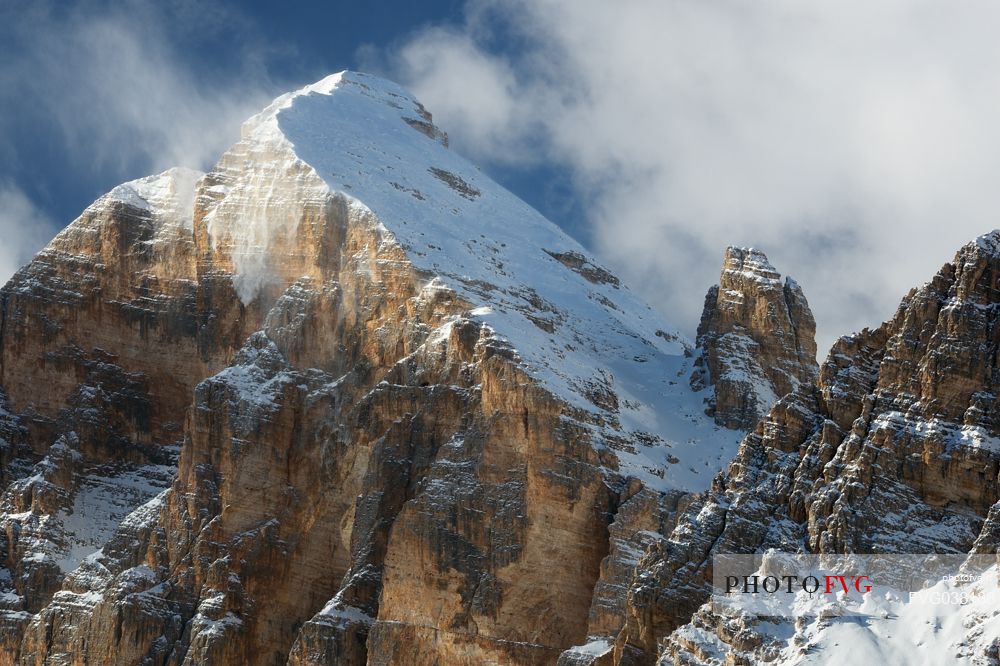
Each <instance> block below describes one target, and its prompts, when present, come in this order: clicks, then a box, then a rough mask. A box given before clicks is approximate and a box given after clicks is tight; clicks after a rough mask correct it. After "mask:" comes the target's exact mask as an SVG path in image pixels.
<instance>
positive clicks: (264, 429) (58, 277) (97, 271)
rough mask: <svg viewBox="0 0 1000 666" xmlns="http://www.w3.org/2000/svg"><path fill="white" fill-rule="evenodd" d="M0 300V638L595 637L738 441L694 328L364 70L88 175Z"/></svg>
mask: <svg viewBox="0 0 1000 666" xmlns="http://www.w3.org/2000/svg"><path fill="white" fill-rule="evenodd" d="M2 312H3V320H2V328H0V334H2V338H0V349H2V354H3V356H2V358H3V365H2V368H0V373H2V374H0V377H2V386H3V390H4V392H3V394H2V402H0V407H2V408H3V410H2V411H0V437H2V438H3V440H4V443H5V444H6V446H4V447H3V455H4V458H3V461H4V466H3V474H4V476H3V482H4V483H5V486H6V490H5V491H4V494H3V495H2V499H0V511H2V512H3V514H2V517H0V526H3V527H4V528H5V533H6V540H5V541H3V544H2V546H3V549H4V550H3V555H4V559H3V564H4V566H5V572H4V575H2V576H0V592H4V595H3V597H2V600H3V601H2V608H0V648H2V650H3V653H2V654H3V655H4V660H6V661H10V662H20V663H26V664H27V663H32V664H33V663H108V664H137V663H148V664H181V663H206V664H208V663H210V664H244V663H259V664H272V663H281V664H283V663H294V664H320V663H338V664H361V663H376V664H388V663H394V664H426V663H434V662H437V663H466V664H480V663H537V664H552V663H556V662H557V661H558V660H559V659H561V658H563V659H571V658H573V655H574V654H583V655H589V654H592V653H595V652H596V651H600V649H604V650H605V651H606V650H607V648H608V646H610V645H611V644H612V643H613V641H614V638H615V637H616V636H617V635H618V633H619V631H620V630H621V628H622V626H623V625H624V624H625V622H626V613H627V604H626V601H627V593H628V589H629V585H630V583H631V579H632V572H633V569H634V567H635V564H636V562H638V560H639V559H640V558H641V557H642V554H643V553H644V552H645V550H646V549H647V548H649V547H651V546H652V544H653V543H654V542H657V541H658V540H662V539H663V538H665V536H664V535H666V534H669V533H670V531H671V530H672V529H673V528H674V526H675V524H676V521H677V519H678V517H679V516H680V514H681V513H682V512H683V511H684V510H685V508H686V507H687V506H688V504H689V503H690V501H691V500H692V498H693V497H695V496H696V494H697V493H699V492H702V491H704V490H705V489H707V488H708V486H709V484H710V482H711V479H712V477H713V476H714V475H715V474H716V473H717V472H718V471H719V470H721V469H722V468H723V466H724V465H725V464H726V463H728V461H729V460H730V459H731V458H732V456H733V455H734V453H735V450H736V445H737V443H738V441H739V438H740V437H741V436H742V434H743V433H742V432H740V431H739V430H732V429H726V428H722V427H720V426H719V425H718V424H716V423H715V422H714V420H713V419H712V418H711V417H709V416H706V415H705V413H704V406H705V401H706V399H707V398H708V397H709V396H710V394H711V391H712V389H711V387H705V388H702V389H700V390H693V389H691V387H690V385H689V382H688V378H689V377H690V375H691V373H692V371H693V369H694V368H693V363H694V358H695V354H694V353H693V349H694V346H693V345H692V344H690V343H689V342H687V341H686V339H685V338H684V337H683V336H682V335H681V334H679V333H677V332H676V331H674V330H673V329H672V328H671V327H670V326H669V325H668V324H666V323H665V322H664V321H662V319H661V317H660V316H659V315H657V314H656V313H655V312H653V311H652V310H651V309H650V308H649V307H648V306H647V305H645V304H644V303H642V302H641V301H639V300H638V299H637V298H636V297H635V296H634V295H633V294H632V293H631V292H630V291H629V290H628V288H627V287H626V286H625V285H623V284H622V283H621V282H620V280H619V279H618V278H616V277H615V276H614V275H612V274H611V273H610V272H609V271H608V270H607V269H605V268H603V267H601V266H600V265H599V263H598V262H597V261H596V260H594V259H593V258H592V257H591V256H589V255H588V253H587V252H586V251H585V250H584V249H583V248H582V247H581V246H580V245H579V244H577V243H576V242H574V241H573V240H571V239H570V238H568V237H566V236H565V235H564V234H563V233H562V232H561V231H560V230H559V229H558V228H556V227H555V226H554V225H552V224H551V223H549V222H548V221H547V220H545V219H544V218H542V217H541V216H540V215H539V214H538V213H537V212H535V211H534V210H533V209H531V208H530V207H529V206H527V205H526V204H524V203H523V202H521V201H520V200H518V199H516V198H515V197H514V196H513V195H511V194H510V193H509V192H507V191H506V190H504V189H503V188H501V187H499V186H498V185H496V184H495V183H493V182H491V181H490V180H489V179H488V178H486V177H485V176H484V175H483V174H482V173H481V172H480V171H479V170H478V169H477V168H476V167H475V166H473V165H471V164H469V163H468V162H466V161H465V160H464V159H462V158H461V157H459V156H457V155H455V154H453V153H452V152H451V151H450V150H448V149H447V137H446V135H445V134H444V132H442V131H441V130H440V129H438V128H437V127H435V126H434V124H433V120H432V118H431V117H430V114H429V113H428V112H427V111H426V110H425V109H424V108H423V107H422V106H421V105H420V104H419V103H418V102H416V101H415V100H413V98H412V97H411V96H410V95H409V94H408V93H406V91H404V90H402V89H400V88H398V87H397V86H395V85H394V84H391V83H389V82H386V81H382V80H379V79H376V78H373V77H368V76H365V75H362V74H354V73H343V74H340V75H335V76H332V77H328V78H327V79H324V80H323V81H321V82H319V83H317V84H314V85H312V86H308V87H307V88H304V89H303V90H300V91H297V92H295V93H290V94H288V95H285V96H282V97H280V98H278V99H277V100H275V102H274V103H273V104H272V105H271V106H269V107H268V108H267V109H265V110H263V111H262V112H261V113H260V114H258V115H257V116H255V117H254V118H252V119H250V120H249V121H248V122H247V123H246V124H245V125H244V128H243V133H242V137H241V140H240V141H239V142H238V143H237V144H236V145H234V146H233V148H232V149H231V150H230V151H228V152H227V153H226V154H225V155H224V156H223V157H222V159H221V160H220V161H219V163H218V164H217V165H216V167H215V168H213V169H212V170H210V171H209V173H207V174H204V175H203V174H198V173H194V172H188V171H181V170H171V171H169V172H166V173H164V174H161V175H160V176H156V177H152V178H149V179H143V180H141V181H135V182H133V183H129V184H126V185H123V186H121V187H119V188H116V189H115V190H114V191H113V192H111V193H109V194H108V195H106V196H105V197H102V198H101V199H99V200H98V201H97V202H95V204H93V205H92V206H91V207H90V208H88V210H87V211H86V212H85V213H84V215H82V216H81V218H80V219H79V220H77V221H76V222H74V223H73V224H72V225H70V227H68V228H67V230H66V231H64V232H63V233H62V234H60V236H59V237H58V238H57V239H56V240H54V241H53V243H52V244H51V245H50V246H49V247H48V248H46V250H44V251H43V252H42V253H41V254H40V255H39V256H38V257H37V258H36V260H35V261H34V262H33V263H32V264H31V265H29V266H28V267H27V268H25V269H24V270H22V272H20V273H19V274H18V275H17V276H16V277H15V278H14V280H12V282H11V283H10V284H8V285H7V287H5V288H4V291H3V310H2ZM6 574H9V576H8V575H6Z"/></svg>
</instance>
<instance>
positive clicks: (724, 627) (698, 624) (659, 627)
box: [616, 232, 1000, 664]
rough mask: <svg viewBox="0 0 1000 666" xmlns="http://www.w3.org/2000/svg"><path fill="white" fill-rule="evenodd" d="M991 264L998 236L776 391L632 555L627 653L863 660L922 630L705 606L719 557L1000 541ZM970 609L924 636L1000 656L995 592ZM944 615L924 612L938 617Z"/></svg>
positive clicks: (970, 248)
mask: <svg viewBox="0 0 1000 666" xmlns="http://www.w3.org/2000/svg"><path fill="white" fill-rule="evenodd" d="M998 278H1000V232H993V233H991V234H988V235H986V236H983V237H981V238H979V239H978V240H977V241H975V242H973V243H970V244H968V245H967V246H965V247H963V248H962V249H961V250H960V251H959V252H958V254H957V255H956V256H955V259H954V261H953V262H952V263H950V264H947V265H945V266H944V267H943V268H942V269H941V271H940V272H939V273H938V274H937V275H936V276H935V277H934V279H933V280H931V281H930V282H928V283H927V284H925V285H924V286H923V287H921V288H919V289H914V290H913V291H911V292H910V293H909V294H908V295H907V296H906V297H905V298H904V299H903V301H902V303H901V304H900V306H899V309H898V310H897V312H896V314H895V316H893V318H892V319H890V320H889V321H887V322H885V323H884V324H883V325H882V326H880V327H879V328H877V329H875V330H865V331H862V332H861V333H859V334H856V335H852V336H846V337H843V338H841V339H840V340H839V341H838V342H837V343H836V344H835V345H834V346H833V349H832V350H831V351H830V354H829V356H828V357H827V359H826V361H825V362H824V364H823V366H822V368H821V370H820V374H819V380H818V382H817V384H816V385H815V386H813V385H800V386H799V387H798V388H797V389H796V390H795V391H794V392H793V393H791V394H790V395H787V396H785V397H784V398H783V399H781V400H779V401H778V402H777V404H775V405H774V407H773V408H772V409H771V410H770V411H769V412H768V414H767V416H766V417H765V418H764V419H763V420H762V421H761V422H760V423H758V424H757V427H756V428H755V430H754V431H753V432H752V433H751V434H750V435H749V436H747V438H746V439H744V440H743V442H742V443H741V444H740V448H739V452H738V453H737V455H736V458H735V460H734V461H733V462H732V464H731V465H730V466H729V468H728V469H727V471H726V472H725V473H724V474H722V475H720V476H719V477H718V478H717V479H716V480H715V482H714V483H713V486H712V488H711V490H710V491H709V492H708V493H707V494H706V495H704V496H702V497H699V498H698V499H696V500H694V501H692V502H691V504H690V505H689V506H688V508H687V510H686V511H685V512H684V513H683V515H682V516H681V517H680V518H679V519H678V524H677V527H676V528H675V530H674V532H673V533H672V534H671V535H670V537H669V538H668V539H666V540H663V541H658V542H657V543H656V544H655V545H654V547H653V548H651V549H650V550H649V551H648V552H647V553H646V555H645V556H644V558H643V559H642V561H641V562H640V563H639V565H638V568H637V575H636V577H635V579H634V580H633V584H632V587H631V589H630V591H629V595H628V596H629V599H628V621H627V623H626V628H625V629H624V630H623V631H622V633H621V634H620V636H619V638H618V643H617V645H616V659H617V660H618V661H619V662H620V663H653V662H654V661H656V660H657V658H658V657H659V659H660V662H661V663H685V664H688V663H691V664H693V663H716V661H717V660H719V659H721V658H723V657H724V658H726V659H728V660H729V661H730V662H733V663H764V662H767V663H799V662H801V661H805V660H808V659H809V658H810V655H815V654H817V653H818V654H820V655H826V657H823V658H828V659H830V660H831V662H836V661H837V659H838V657H836V656H835V655H838V654H839V655H840V657H839V658H841V659H856V658H859V657H860V655H862V654H863V653H864V650H865V648H866V646H867V649H868V650H870V651H872V652H871V654H870V655H869V658H871V659H885V658H886V656H887V655H892V654H895V655H896V656H895V657H890V658H895V659H899V658H901V657H900V656H899V655H900V654H905V653H901V652H898V651H896V652H894V650H898V648H899V646H898V644H899V643H900V642H903V643H905V642H906V641H907V637H909V636H913V635H914V634H915V633H918V632H920V631H921V630H922V628H921V627H909V628H903V627H895V629H894V630H892V628H890V630H886V628H885V627H880V626H879V625H878V623H874V624H871V625H861V624H858V623H855V624H854V625H853V626H852V628H851V629H852V631H853V633H837V632H845V631H846V630H845V629H843V627H841V626H839V625H835V624H831V623H830V621H829V619H828V618H827V619H824V618H819V619H817V618H814V619H813V620H812V621H801V622H792V621H786V622H783V623H778V624H775V623H774V622H763V621H761V620H760V619H759V618H750V617H743V616H736V617H732V616H729V615H719V614H716V613H713V611H712V609H711V606H710V605H707V604H706V605H704V606H701V603H702V602H703V601H704V600H705V599H706V598H707V595H708V586H709V585H710V567H711V561H712V560H711V557H712V555H713V554H717V553H754V552H758V553H759V552H764V551H766V550H767V549H771V548H773V549H776V550H779V551H783V552H811V553H970V552H976V553H996V552H997V550H998V547H1000V542H998V535H1000V528H998V526H997V519H998V516H1000V505H998V504H997V502H998V500H1000V487H998V473H1000V437H998V435H1000V422H998V411H997V410H998V405H1000V403H998V401H997V395H998V388H1000V375H998V373H997V358H998V353H1000V347H998V343H1000V320H998V303H1000V301H998V299H997V295H996V294H997V291H996V284H997V280H998ZM987 593H989V591H987ZM992 594H995V590H994V591H993V592H992ZM987 598H988V599H989V598H993V599H995V597H987ZM699 606H700V608H699ZM971 608H972V610H971V611H968V612H966V614H965V615H963V616H962V617H961V618H960V619H961V625H960V626H959V628H958V631H957V633H952V634H950V637H949V634H947V633H945V632H939V634H938V635H936V636H933V635H932V636H931V637H930V638H929V639H928V640H929V641H930V642H931V643H933V642H935V641H938V642H941V643H942V644H943V647H944V648H945V650H946V651H947V652H948V655H949V656H948V659H949V660H950V659H956V660H960V659H965V660H967V661H968V662H969V663H973V662H975V663H984V664H985V663H997V658H998V652H997V650H998V646H1000V626H997V622H996V613H995V610H994V609H995V601H994V602H992V603H988V604H987V608H986V609H982V608H976V607H971ZM692 612H694V615H693V617H692ZM942 612H943V611H940V610H939V611H938V619H937V620H935V619H934V618H933V617H931V618H927V622H931V623H932V624H933V623H936V624H937V625H938V626H939V628H940V623H941V619H940V617H941V613H942ZM900 614H904V611H903V610H901V611H900ZM892 634H896V642H895V643H894V642H893V640H892ZM932 634H933V632H932ZM900 635H901V636H902V639H901V638H900ZM838 639H839V640H838ZM914 640H915V639H914ZM841 644H843V645H844V646H845V647H838V646H839V645H841ZM852 645H853V646H855V647H854V648H850V649H853V650H854V651H853V653H851V654H850V655H849V654H848V652H847V650H848V647H847V646H852ZM879 649H883V651H879ZM859 650H860V651H859ZM916 654H918V655H919V653H916ZM914 658H917V657H914Z"/></svg>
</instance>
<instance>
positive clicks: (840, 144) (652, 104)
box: [389, 0, 1000, 353]
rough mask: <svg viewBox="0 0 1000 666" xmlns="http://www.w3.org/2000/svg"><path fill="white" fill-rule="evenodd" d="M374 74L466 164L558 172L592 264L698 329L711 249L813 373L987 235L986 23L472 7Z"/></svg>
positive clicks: (783, 12) (617, 6) (715, 266)
mask: <svg viewBox="0 0 1000 666" xmlns="http://www.w3.org/2000/svg"><path fill="white" fill-rule="evenodd" d="M466 10H467V11H466V16H467V19H466V22H465V24H464V25H460V26H450V27H448V26H444V27H435V28H432V29H428V30H425V31H423V32H421V33H419V34H417V35H415V36H414V37H413V38H412V39H411V40H410V41H409V42H408V43H406V44H404V45H403V46H402V47H401V48H399V49H398V50H397V51H396V52H395V53H394V55H393V56H392V58H391V59H390V65H389V66H390V68H391V69H392V71H393V72H394V74H395V76H396V77H397V78H399V79H402V80H403V82H404V83H406V84H407V85H408V86H409V87H410V88H411V89H412V90H413V91H414V92H415V93H416V95H417V96H418V97H419V98H420V99H421V100H422V101H423V102H424V103H425V104H426V105H427V106H428V108H429V109H430V110H431V111H432V112H434V114H435V117H436V119H437V120H438V121H440V124H441V125H442V126H443V127H445V128H447V129H448V131H449V132H450V133H451V135H452V137H453V139H454V140H455V144H456V145H457V146H458V148H459V149H460V150H463V151H464V152H467V153H472V154H473V156H475V157H477V158H478V159H481V160H485V161H487V162H493V163H497V164H510V163H518V162H524V161H526V160H527V161H530V160H543V161H544V160H551V161H554V162H556V163H559V164H561V165H565V166H566V167H568V168H569V169H571V171H572V173H573V175H574V180H575V186H576V189H577V192H578V194H579V195H580V196H581V197H582V198H584V200H585V201H586V210H587V211H588V212H587V216H588V220H587V222H588V224H589V225H590V227H591V229H592V231H593V238H594V239H595V244H596V248H595V249H596V250H597V251H598V252H599V253H600V254H601V255H602V256H603V257H604V258H605V260H606V261H608V262H609V263H611V264H612V265H614V266H615V268H617V269H618V270H619V272H620V273H622V274H623V277H625V278H627V281H628V282H629V283H630V284H631V285H632V286H633V288H635V289H637V290H639V291H641V292H643V293H644V294H645V295H646V296H647V297H648V298H649V299H650V301H651V302H653V303H655V304H656V305H658V306H659V307H660V308H661V309H662V310H664V311H665V312H666V313H667V315H668V317H670V318H671V319H672V320H673V321H674V322H675V324H677V325H679V326H682V327H684V328H685V329H686V330H688V331H693V330H694V327H695V325H696V322H697V317H698V315H699V311H700V307H701V300H702V299H701V293H703V290H704V289H705V288H707V286H708V285H709V284H712V283H714V282H715V281H716V280H717V278H718V270H719V264H720V262H721V258H722V251H723V248H724V247H725V246H726V245H728V244H738V245H753V246H756V247H759V248H761V249H763V250H764V251H766V252H767V253H768V255H769V257H770V258H771V260H772V262H773V263H774V264H775V265H776V266H777V267H778V269H779V270H781V271H782V272H784V273H786V274H791V275H793V276H795V277H796V279H798V280H799V282H800V283H801V284H802V285H803V288H804V289H805V292H806V295H807V296H808V298H809V300H810V303H811V304H812V306H813V309H814V311H815V313H816V316H817V319H818V322H819V327H820V332H819V333H820V345H821V350H822V351H821V353H823V352H824V351H825V348H826V346H828V345H829V343H830V342H832V340H833V339H834V338H835V337H836V336H837V335H840V334H843V333H847V332H850V331H853V330H857V329H860V328H862V327H864V326H869V325H873V324H877V323H879V322H880V321H881V320H883V319H885V318H888V317H889V316H890V315H891V314H892V313H893V311H894V309H895V306H896V305H897V304H898V301H899V299H900V298H901V297H902V296H903V295H904V294H905V293H906V291H907V290H908V289H909V288H910V287H912V286H915V285H918V284H920V283H922V282H923V281H925V280H927V279H929V278H930V277H931V275H932V274H933V273H934V271H936V270H937V269H938V268H939V267H940V265H941V264H942V263H944V262H945V261H947V260H949V259H950V258H951V256H952V254H953V252H954V251H955V250H956V249H957V248H958V247H959V246H960V245H961V244H963V243H965V242H966V241H969V240H971V239H972V238H974V237H975V236H977V235H979V234H981V233H984V232H986V231H989V230H991V229H993V228H994V227H997V226H1000V224H998V222H997V220H998V217H1000V215H998V213H1000V188H998V187H997V178H998V174H1000V123H998V122H997V117H998V107H1000V77H997V76H996V72H997V71H1000V41H998V40H997V39H996V37H995V35H996V32H997V28H998V27H1000V5H998V4H996V3H991V2H986V1H983V0H972V1H970V2H966V3H961V4H954V3H942V2H937V1H930V0H881V1H880V2H877V3H870V2H861V1H858V0H846V1H840V2H826V1H825V0H823V1H820V2H811V3H802V2H797V1H795V0H759V1H756V2H738V1H736V0H714V1H712V2H701V1H696V0H629V1H627V2H617V3H608V2H602V1H600V0H540V1H535V0H530V1H529V0H504V1H503V2H500V1H499V0H474V1H472V2H470V3H469V4H468V5H467V7H466Z"/></svg>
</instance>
